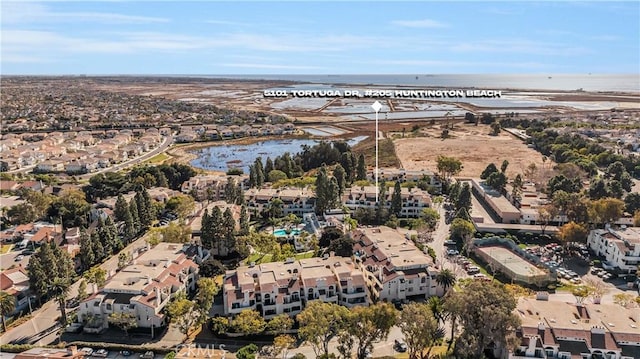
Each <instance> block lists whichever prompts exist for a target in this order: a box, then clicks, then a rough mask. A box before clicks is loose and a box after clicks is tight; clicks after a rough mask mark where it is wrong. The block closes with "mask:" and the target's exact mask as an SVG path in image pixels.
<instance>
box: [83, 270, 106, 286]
mask: <svg viewBox="0 0 640 359" xmlns="http://www.w3.org/2000/svg"><path fill="white" fill-rule="evenodd" d="M82 277H83V278H84V279H86V280H87V282H88V283H92V284H95V285H96V287H97V288H98V289H100V288H102V287H103V286H104V284H105V283H106V282H107V271H106V270H104V269H103V268H101V267H100V266H94V267H91V269H89V270H88V271H86V272H84V274H83V275H82Z"/></svg>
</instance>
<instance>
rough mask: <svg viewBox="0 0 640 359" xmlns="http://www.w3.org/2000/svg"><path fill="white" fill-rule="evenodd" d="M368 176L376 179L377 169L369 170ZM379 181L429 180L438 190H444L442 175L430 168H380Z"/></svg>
mask: <svg viewBox="0 0 640 359" xmlns="http://www.w3.org/2000/svg"><path fill="white" fill-rule="evenodd" d="M368 177H369V179H370V180H372V181H373V180H375V177H376V172H375V169H373V171H371V172H369V174H368ZM378 180H379V181H393V182H395V181H400V182H401V183H404V182H418V181H427V182H428V183H429V185H430V186H432V187H434V188H435V189H436V191H437V192H440V191H441V190H442V181H440V177H439V176H438V175H437V174H435V173H433V172H431V171H429V170H414V171H412V170H406V169H404V168H379V169H378Z"/></svg>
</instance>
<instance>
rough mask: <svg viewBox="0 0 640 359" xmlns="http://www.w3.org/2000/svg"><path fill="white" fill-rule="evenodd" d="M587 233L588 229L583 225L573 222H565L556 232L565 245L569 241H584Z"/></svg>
mask: <svg viewBox="0 0 640 359" xmlns="http://www.w3.org/2000/svg"><path fill="white" fill-rule="evenodd" d="M588 235H589V230H588V229H587V228H586V227H585V226H583V225H581V224H578V223H575V222H569V223H567V224H565V225H564V226H562V227H560V230H559V232H558V238H559V239H560V240H561V241H562V243H564V244H565V245H566V244H568V243H570V242H579V243H586V241H587V236H588Z"/></svg>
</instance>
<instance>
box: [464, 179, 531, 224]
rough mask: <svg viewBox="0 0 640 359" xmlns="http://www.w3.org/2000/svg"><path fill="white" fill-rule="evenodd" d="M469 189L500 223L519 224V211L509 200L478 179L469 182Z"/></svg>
mask: <svg viewBox="0 0 640 359" xmlns="http://www.w3.org/2000/svg"><path fill="white" fill-rule="evenodd" d="M471 189H472V191H473V192H474V193H475V195H476V196H478V198H480V199H482V200H483V201H484V202H485V203H486V204H487V205H488V208H489V209H490V210H491V211H492V212H493V213H494V214H495V215H496V217H498V218H499V219H500V221H501V222H502V223H520V210H519V209H518V208H516V207H515V206H514V205H513V204H511V202H509V200H508V199H507V198H506V197H505V196H503V195H502V193H499V192H498V191H496V190H494V189H493V188H491V187H489V186H488V185H487V184H486V183H485V182H484V181H482V180H479V179H475V178H474V179H472V180H471Z"/></svg>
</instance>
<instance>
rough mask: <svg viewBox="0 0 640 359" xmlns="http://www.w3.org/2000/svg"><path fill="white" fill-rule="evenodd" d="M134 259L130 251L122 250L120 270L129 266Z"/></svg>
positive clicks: (119, 255) (119, 263)
mask: <svg viewBox="0 0 640 359" xmlns="http://www.w3.org/2000/svg"><path fill="white" fill-rule="evenodd" d="M132 259H133V258H132V257H131V254H130V253H126V252H120V254H118V269H119V270H120V269H122V268H124V267H126V266H128V265H129V263H131V260H132Z"/></svg>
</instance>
